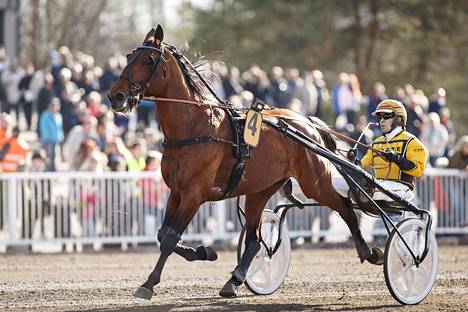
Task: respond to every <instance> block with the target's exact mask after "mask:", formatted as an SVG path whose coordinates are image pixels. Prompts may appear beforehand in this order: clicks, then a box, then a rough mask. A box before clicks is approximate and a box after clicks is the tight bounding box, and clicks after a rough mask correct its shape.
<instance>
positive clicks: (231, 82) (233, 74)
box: [221, 66, 242, 99]
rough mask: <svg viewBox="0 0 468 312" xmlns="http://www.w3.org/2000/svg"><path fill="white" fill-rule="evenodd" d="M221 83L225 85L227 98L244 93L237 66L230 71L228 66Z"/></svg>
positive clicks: (223, 72)
mask: <svg viewBox="0 0 468 312" xmlns="http://www.w3.org/2000/svg"><path fill="white" fill-rule="evenodd" d="M221 73H222V75H221V81H222V83H223V89H224V93H225V94H226V98H228V99H229V98H230V97H231V96H233V95H238V94H239V93H241V92H242V86H241V84H240V82H239V69H238V68H237V67H235V66H233V67H231V69H228V68H227V67H226V66H225V67H224V68H223V70H222V72H221Z"/></svg>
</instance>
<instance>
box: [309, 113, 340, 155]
mask: <svg viewBox="0 0 468 312" xmlns="http://www.w3.org/2000/svg"><path fill="white" fill-rule="evenodd" d="M308 117H309V120H310V121H311V122H312V123H313V124H316V125H318V126H319V127H318V128H317V130H318V132H319V133H320V135H321V137H322V139H323V141H324V143H325V147H326V148H328V149H329V150H331V151H332V152H335V151H336V141H335V139H334V138H333V137H332V136H331V134H330V133H328V132H326V131H324V130H322V129H321V128H323V129H329V128H330V127H329V126H328V125H327V124H326V123H325V122H324V121H323V120H321V119H319V118H317V117H315V116H308Z"/></svg>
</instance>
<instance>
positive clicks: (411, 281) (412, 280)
mask: <svg viewBox="0 0 468 312" xmlns="http://www.w3.org/2000/svg"><path fill="white" fill-rule="evenodd" d="M415 281H416V279H415V278H414V271H413V270H411V271H410V274H409V276H408V288H407V289H406V297H409V296H411V292H412V291H413V289H414V284H415Z"/></svg>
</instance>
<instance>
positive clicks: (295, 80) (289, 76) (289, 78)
mask: <svg viewBox="0 0 468 312" xmlns="http://www.w3.org/2000/svg"><path fill="white" fill-rule="evenodd" d="M285 77H286V82H287V83H288V94H289V99H290V100H291V99H292V98H296V97H297V94H298V92H299V90H300V89H301V88H302V87H303V86H304V80H303V79H302V78H301V77H300V73H299V69H297V68H288V69H286V75H285Z"/></svg>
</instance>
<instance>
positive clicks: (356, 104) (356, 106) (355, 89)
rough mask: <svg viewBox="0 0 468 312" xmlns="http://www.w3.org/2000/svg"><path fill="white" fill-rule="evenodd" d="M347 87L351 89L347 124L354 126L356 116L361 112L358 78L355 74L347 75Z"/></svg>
mask: <svg viewBox="0 0 468 312" xmlns="http://www.w3.org/2000/svg"><path fill="white" fill-rule="evenodd" d="M349 87H350V88H351V93H352V94H353V104H352V106H351V109H350V110H348V123H352V124H355V123H356V118H357V117H356V116H357V114H358V113H359V111H360V110H361V99H362V93H361V87H360V85H359V80H358V77H357V76H356V75H355V74H349Z"/></svg>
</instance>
